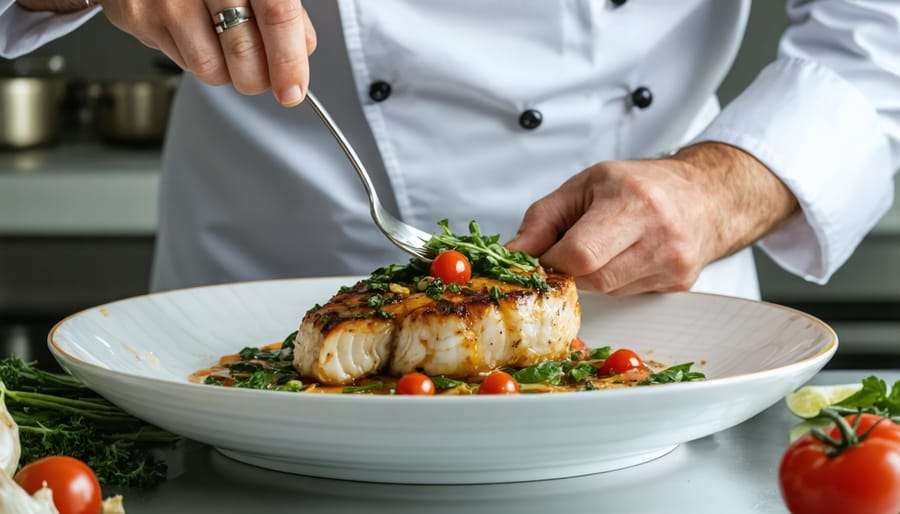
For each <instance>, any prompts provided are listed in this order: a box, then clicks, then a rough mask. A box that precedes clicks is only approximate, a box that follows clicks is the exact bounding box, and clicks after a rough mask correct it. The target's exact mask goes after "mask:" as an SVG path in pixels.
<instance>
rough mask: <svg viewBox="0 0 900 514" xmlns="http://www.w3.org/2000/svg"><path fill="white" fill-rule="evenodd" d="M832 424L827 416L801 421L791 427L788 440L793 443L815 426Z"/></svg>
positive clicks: (820, 426) (822, 426)
mask: <svg viewBox="0 0 900 514" xmlns="http://www.w3.org/2000/svg"><path fill="white" fill-rule="evenodd" d="M830 424H831V420H830V419H827V418H818V419H807V420H804V421H801V422H800V423H797V424H796V425H794V426H792V427H791V431H790V432H789V433H788V442H789V443H793V442H794V441H796V440H797V439H800V437H802V436H803V435H804V434H806V433H807V432H809V431H810V430H812V429H814V428H825V427H827V426H828V425H830Z"/></svg>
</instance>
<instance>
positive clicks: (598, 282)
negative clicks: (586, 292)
mask: <svg viewBox="0 0 900 514" xmlns="http://www.w3.org/2000/svg"><path fill="white" fill-rule="evenodd" d="M593 283H594V285H595V288H596V290H597V291H599V292H601V293H608V292H610V291H613V290H615V289H618V288H619V287H621V285H622V279H621V277H619V276H618V275H617V274H616V273H615V272H614V271H611V270H609V269H606V268H604V269H601V270H598V271H597V272H596V273H594V279H593Z"/></svg>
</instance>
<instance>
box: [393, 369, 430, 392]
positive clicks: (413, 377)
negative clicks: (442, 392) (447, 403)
mask: <svg viewBox="0 0 900 514" xmlns="http://www.w3.org/2000/svg"><path fill="white" fill-rule="evenodd" d="M395 393H396V394H417V395H427V396H433V395H434V382H432V380H431V379H430V378H428V376H427V375H423V374H422V373H407V374H406V375H403V376H402V377H400V380H399V381H398V382H397V390H396V391H395Z"/></svg>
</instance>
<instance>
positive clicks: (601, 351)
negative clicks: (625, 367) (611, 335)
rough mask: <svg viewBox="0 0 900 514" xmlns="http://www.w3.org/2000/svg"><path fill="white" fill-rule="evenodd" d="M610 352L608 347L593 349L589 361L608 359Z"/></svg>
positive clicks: (610, 349)
mask: <svg viewBox="0 0 900 514" xmlns="http://www.w3.org/2000/svg"><path fill="white" fill-rule="evenodd" d="M610 352H612V348H610V347H609V346H601V347H600V348H594V349H593V350H591V356H590V357H589V359H590V360H594V361H602V360H606V359H607V358H609V354H610Z"/></svg>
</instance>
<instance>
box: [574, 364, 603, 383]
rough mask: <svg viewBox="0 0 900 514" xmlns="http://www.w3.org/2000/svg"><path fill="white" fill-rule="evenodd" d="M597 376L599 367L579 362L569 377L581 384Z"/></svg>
mask: <svg viewBox="0 0 900 514" xmlns="http://www.w3.org/2000/svg"><path fill="white" fill-rule="evenodd" d="M596 374H597V367H596V366H594V365H593V364H591V363H590V362H579V363H578V364H576V365H575V367H573V368H572V370H571V371H569V375H570V376H571V377H572V380H574V381H576V382H581V381H583V380H584V379H586V378H588V377H592V376H594V375H596Z"/></svg>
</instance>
